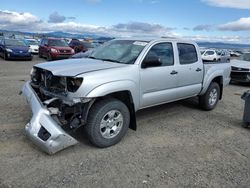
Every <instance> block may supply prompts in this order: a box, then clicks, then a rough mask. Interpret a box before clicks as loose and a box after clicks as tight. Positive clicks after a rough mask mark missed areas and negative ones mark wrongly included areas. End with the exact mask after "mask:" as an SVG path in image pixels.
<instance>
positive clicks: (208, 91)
mask: <svg viewBox="0 0 250 188" xmlns="http://www.w3.org/2000/svg"><path fill="white" fill-rule="evenodd" d="M230 71H231V67H230V64H229V63H209V64H204V63H203V61H202V59H201V55H200V51H199V47H198V46H197V44H196V43H194V42H189V41H182V40H179V39H164V38H160V39H154V40H148V39H131V38H130V39H116V40H112V41H110V42H107V43H106V44H104V45H103V46H101V47H99V48H97V49H96V50H95V51H93V52H92V53H91V54H90V55H89V57H88V58H82V59H68V60H62V61H56V62H48V63H41V64H37V65H35V66H34V67H33V69H32V70H31V81H29V82H27V83H26V84H25V85H24V87H23V89H22V92H23V94H24V95H25V96H26V99H27V101H28V103H29V104H30V106H31V109H32V113H33V117H32V119H31V121H30V122H29V123H28V124H27V125H26V133H27V135H28V136H29V137H30V139H31V140H32V141H33V142H34V143H36V144H37V145H38V146H39V147H40V148H42V149H43V150H44V151H46V152H47V153H49V154H53V153H55V152H57V151H59V150H62V149H64V148H66V147H68V146H71V145H74V144H76V143H77V140H76V139H75V138H74V137H73V136H72V135H71V134H70V130H76V129H78V128H79V127H81V126H84V130H85V132H86V133H87V134H86V135H87V136H88V139H89V140H90V142H91V143H92V144H94V145H95V146H97V147H108V146H112V145H114V144H116V143H118V142H119V141H120V140H121V139H122V138H123V137H124V135H125V134H126V132H127V130H128V128H131V129H133V130H136V114H135V113H136V111H138V110H140V109H143V108H147V107H151V106H155V105H159V104H163V103H169V102H172V101H177V100H181V99H186V98H189V97H194V96H198V97H199V102H200V106H201V107H202V108H203V109H204V110H212V109H213V108H215V106H216V104H217V102H218V101H219V100H220V99H221V98H222V92H223V87H224V86H226V85H228V83H229V81H230Z"/></svg>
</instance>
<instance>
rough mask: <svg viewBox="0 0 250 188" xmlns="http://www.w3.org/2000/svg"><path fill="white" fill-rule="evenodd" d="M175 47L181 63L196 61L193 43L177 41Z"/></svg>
mask: <svg viewBox="0 0 250 188" xmlns="http://www.w3.org/2000/svg"><path fill="white" fill-rule="evenodd" d="M177 48H178V52H179V60H180V64H181V65H185V64H191V63H195V62H197V61H198V56H197V51H196V48H195V46H194V45H192V44H185V43H178V44H177Z"/></svg>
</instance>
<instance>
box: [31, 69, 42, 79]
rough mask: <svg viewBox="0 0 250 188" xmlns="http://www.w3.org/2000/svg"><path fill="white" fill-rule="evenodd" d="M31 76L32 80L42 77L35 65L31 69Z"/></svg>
mask: <svg viewBox="0 0 250 188" xmlns="http://www.w3.org/2000/svg"><path fill="white" fill-rule="evenodd" d="M30 78H31V81H32V82H37V81H38V80H39V79H40V78H39V75H38V74H37V69H36V68H35V67H32V69H31V70H30Z"/></svg>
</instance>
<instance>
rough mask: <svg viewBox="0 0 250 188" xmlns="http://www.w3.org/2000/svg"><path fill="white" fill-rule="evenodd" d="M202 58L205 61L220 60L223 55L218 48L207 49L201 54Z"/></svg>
mask: <svg viewBox="0 0 250 188" xmlns="http://www.w3.org/2000/svg"><path fill="white" fill-rule="evenodd" d="M201 58H202V60H204V61H220V60H221V56H220V55H219V54H218V52H217V51H216V50H205V51H204V52H203V53H202V54H201Z"/></svg>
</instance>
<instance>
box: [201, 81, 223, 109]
mask: <svg viewBox="0 0 250 188" xmlns="http://www.w3.org/2000/svg"><path fill="white" fill-rule="evenodd" d="M220 92H221V91H220V86H219V84H218V83H216V82H212V83H211V84H210V86H209V87H208V89H207V91H206V93H205V94H204V95H202V96H200V97H199V103H200V106H201V108H202V109H204V110H207V111H209V110H213V109H214V108H215V107H216V105H217V103H218V101H219V97H220Z"/></svg>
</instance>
